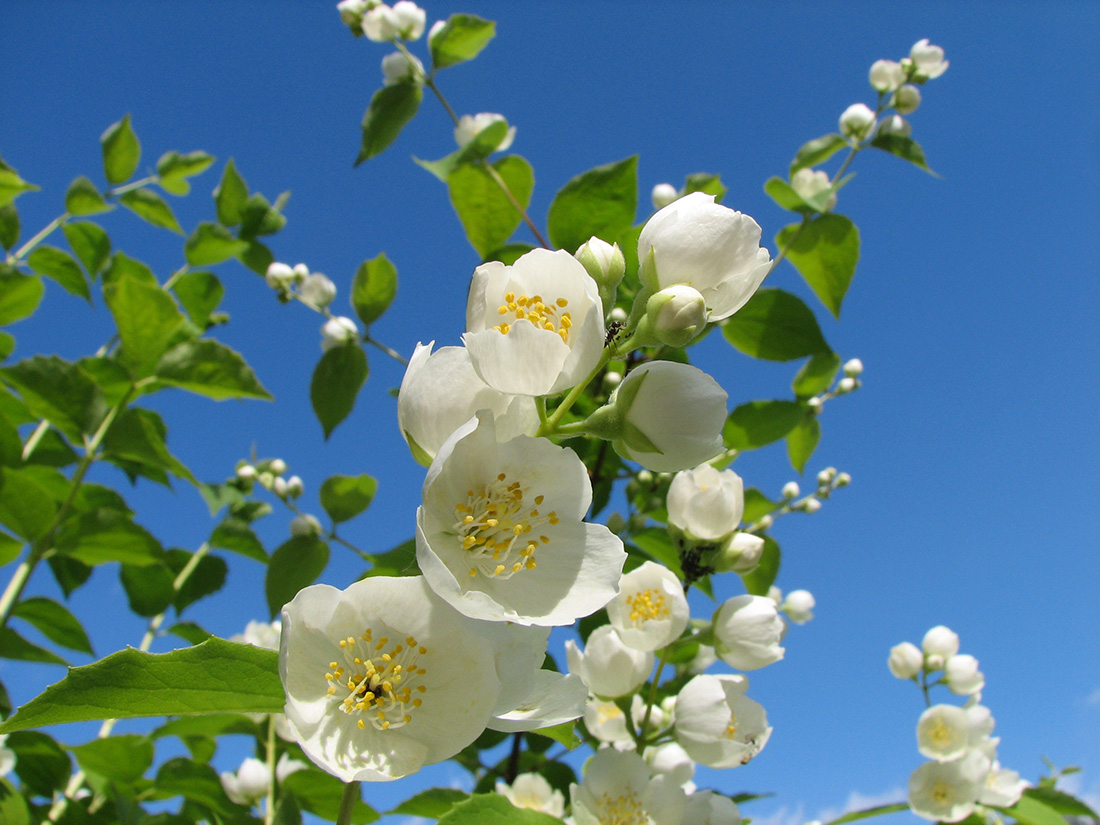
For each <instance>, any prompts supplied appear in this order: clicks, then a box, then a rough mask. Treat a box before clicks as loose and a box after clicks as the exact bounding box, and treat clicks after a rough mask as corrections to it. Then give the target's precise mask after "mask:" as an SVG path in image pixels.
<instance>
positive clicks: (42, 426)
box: [23, 418, 50, 461]
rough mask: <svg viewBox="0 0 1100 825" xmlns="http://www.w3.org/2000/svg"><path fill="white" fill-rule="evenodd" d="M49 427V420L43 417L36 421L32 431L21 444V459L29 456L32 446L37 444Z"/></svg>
mask: <svg viewBox="0 0 1100 825" xmlns="http://www.w3.org/2000/svg"><path fill="white" fill-rule="evenodd" d="M49 429H50V422H49V421H47V420H46V419H45V418H43V419H42V420H41V421H39V422H38V426H37V427H35V428H34V432H33V433H31V434H30V437H29V438H28V439H27V443H26V444H24V445H23V461H26V460H27V459H28V458H30V457H31V453H33V452H34V448H35V447H37V446H38V442H40V441H41V440H42V439H43V437H44V436H45V435H46V433H47V432H48V431H49Z"/></svg>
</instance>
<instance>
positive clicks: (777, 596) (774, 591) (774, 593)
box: [767, 584, 783, 607]
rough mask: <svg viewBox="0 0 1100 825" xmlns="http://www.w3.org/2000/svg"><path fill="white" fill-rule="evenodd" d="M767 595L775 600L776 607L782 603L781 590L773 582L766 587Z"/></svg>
mask: <svg viewBox="0 0 1100 825" xmlns="http://www.w3.org/2000/svg"><path fill="white" fill-rule="evenodd" d="M767 596H768V598H769V599H771V600H772V601H773V602H775V606H776V607H779V605H781V604H782V603H783V591H782V590H780V589H779V588H778V587H776V586H775V585H774V584H773V585H772V586H771V587H769V588H768V593H767Z"/></svg>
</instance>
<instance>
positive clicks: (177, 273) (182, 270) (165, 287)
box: [161, 264, 190, 292]
mask: <svg viewBox="0 0 1100 825" xmlns="http://www.w3.org/2000/svg"><path fill="white" fill-rule="evenodd" d="M189 269H190V267H189V266H187V264H184V265H183V266H181V267H180V268H179V269H177V270H176V271H175V272H173V273H172V274H171V275H169V276H168V280H167V281H165V282H164V284H163V285H162V286H161V289H163V290H164V291H165V292H167V291H168V290H169V289H171V288H172V287H173V286H174V285H175V283H176V281H178V280H179V279H180V278H182V277H183V276H184V275H186V274H187V272H188V270H189Z"/></svg>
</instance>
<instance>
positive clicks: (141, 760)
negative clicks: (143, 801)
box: [69, 734, 153, 782]
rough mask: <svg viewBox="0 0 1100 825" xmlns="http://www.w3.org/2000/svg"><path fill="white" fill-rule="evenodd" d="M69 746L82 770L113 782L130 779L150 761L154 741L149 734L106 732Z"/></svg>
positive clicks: (150, 764) (151, 759) (149, 763)
mask: <svg viewBox="0 0 1100 825" xmlns="http://www.w3.org/2000/svg"><path fill="white" fill-rule="evenodd" d="M69 750H71V751H72V752H73V756H75V757H76V762H77V764H78V765H80V767H81V769H83V770H84V772H85V773H93V774H96V775H97V776H102V777H103V778H104V779H110V780H113V781H115V782H133V781H135V780H137V779H139V778H140V777H141V776H142V775H143V774H144V773H145V772H146V771H147V770H149V768H150V767H151V766H152V764H153V742H152V740H151V739H150V738H149V737H148V736H138V735H136V734H124V735H121V736H118V735H116V736H109V737H107V738H106V739H93V740H92V741H91V742H88V743H87V744H86V745H77V746H75V747H72V748H69Z"/></svg>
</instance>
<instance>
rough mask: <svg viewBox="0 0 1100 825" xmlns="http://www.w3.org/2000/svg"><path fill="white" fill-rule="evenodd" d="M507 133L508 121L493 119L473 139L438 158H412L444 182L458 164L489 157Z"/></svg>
mask: <svg viewBox="0 0 1100 825" xmlns="http://www.w3.org/2000/svg"><path fill="white" fill-rule="evenodd" d="M507 134H508V121H506V120H504V119H503V118H501V119H500V120H497V121H494V122H493V123H490V124H489V125H488V126H486V127H485V128H484V129H482V130H481V131H480V132H478V133H477V134H476V135H475V136H474V137H473V139H472V140H471V141H470V142H469V143H467V144H466V145H465V146H463V147H462V148H460V149H458V150H457V151H454V152H451V154H449V155H447V156H446V157H443V158H440V159H439V160H420V159H419V158H413V160H414V161H416V163H417V165H419V166H420V167H421V168H423V169H426V170H427V171H429V172H431V173H432V174H433V175H435V176H436V177H437V178H439V179H440V180H441V181H443V182H444V183H446V182H447V178H448V177H449V176H450V174H451V172H453V171H454V170H455V169H456V168H458V167H459V166H462V165H463V164H466V163H472V162H474V161H477V160H483V159H484V158H487V157H489V155H491V154H493V152H495V151H496V150H497V147H498V146H500V143H501V141H502V140H504V137H505V136H506V135H507Z"/></svg>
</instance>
